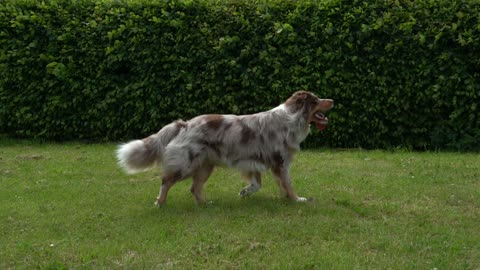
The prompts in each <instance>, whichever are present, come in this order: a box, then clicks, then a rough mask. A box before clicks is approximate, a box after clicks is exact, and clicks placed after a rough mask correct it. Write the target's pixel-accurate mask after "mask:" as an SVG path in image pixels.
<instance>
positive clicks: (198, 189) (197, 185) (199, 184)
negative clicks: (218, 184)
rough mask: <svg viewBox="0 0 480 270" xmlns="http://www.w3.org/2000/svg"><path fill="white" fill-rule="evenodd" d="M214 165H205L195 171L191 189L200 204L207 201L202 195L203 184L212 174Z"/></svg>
mask: <svg viewBox="0 0 480 270" xmlns="http://www.w3.org/2000/svg"><path fill="white" fill-rule="evenodd" d="M212 171H213V165H205V166H202V167H200V168H199V169H198V170H196V171H195V172H194V173H193V183H192V187H191V188H190V191H191V192H192V194H193V196H194V197H195V200H197V203H198V204H202V203H204V202H205V199H204V198H203V195H202V190H203V184H205V182H207V180H208V177H210V174H212Z"/></svg>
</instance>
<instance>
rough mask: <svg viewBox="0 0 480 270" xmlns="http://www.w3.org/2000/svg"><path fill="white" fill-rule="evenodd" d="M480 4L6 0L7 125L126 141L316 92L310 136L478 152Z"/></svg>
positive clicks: (1, 54)
mask: <svg viewBox="0 0 480 270" xmlns="http://www.w3.org/2000/svg"><path fill="white" fill-rule="evenodd" d="M479 3H480V2H479V1H477V0H457V1H451V0H416V1H403V0H402V1H400V0H384V1H363V0H362V1H355V0H354V1H351V0H348V1H347V0H321V1H313V0H311V1H300V0H298V1H294V0H268V1H267V0H243V1H242V0H222V1H220V0H196V1H194V0H183V1H182V0H178V1H174V0H164V1H159V0H155V1H147V0H130V1H118V0H117V1H115V0H103V1H94V0H83V1H78V0H77V1H71V0H58V1H36V0H35V1H34V0H6V1H5V0H0V133H3V134H7V135H9V136H15V137H27V138H41V139H55V140H71V139H93V140H124V139H130V138H139V137H142V136H144V135H147V134H150V133H152V132H156V131H157V130H158V129H159V128H160V127H161V126H162V125H164V124H166V123H168V122H170V121H172V120H174V119H178V118H183V119H188V118H190V117H192V116H194V115H197V114H203V113H235V114H246V113H252V112H256V111H260V110H265V109H268V108H271V107H272V106H276V105H278V104H279V103H280V102H281V101H282V100H283V99H285V98H286V97H288V96H289V95H290V94H291V93H292V92H293V91H295V90H298V89H308V90H311V91H314V92H316V93H317V94H318V95H320V96H323V97H329V98H333V99H335V101H336V107H335V108H334V109H333V111H332V112H331V113H330V114H329V118H330V123H331V125H330V126H329V128H328V129H327V131H325V132H322V133H318V132H316V133H314V136H310V138H309V140H308V142H307V144H309V145H328V146H332V147H365V148H383V147H396V146H403V147H412V148H416V149H417V148H420V149H437V148H450V149H460V150H475V149H476V150H478V149H479V148H480V117H479V108H478V106H479V101H480V98H479V97H480V44H479V40H480V4H479Z"/></svg>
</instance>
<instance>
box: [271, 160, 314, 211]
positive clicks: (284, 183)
mask: <svg viewBox="0 0 480 270" xmlns="http://www.w3.org/2000/svg"><path fill="white" fill-rule="evenodd" d="M272 172H273V175H274V176H275V178H276V180H277V182H278V185H279V187H280V190H281V192H282V193H283V194H285V195H286V196H287V197H288V198H290V199H292V200H294V201H297V202H306V201H307V198H304V197H299V196H298V195H297V194H296V193H295V192H294V191H293V187H292V183H291V181H290V174H289V173H288V168H285V167H279V168H273V169H272Z"/></svg>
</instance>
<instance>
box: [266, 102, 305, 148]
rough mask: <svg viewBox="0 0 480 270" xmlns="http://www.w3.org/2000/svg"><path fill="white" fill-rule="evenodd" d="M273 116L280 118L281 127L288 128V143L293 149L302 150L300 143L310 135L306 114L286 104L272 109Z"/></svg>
mask: <svg viewBox="0 0 480 270" xmlns="http://www.w3.org/2000/svg"><path fill="white" fill-rule="evenodd" d="M272 112H273V114H275V115H278V117H279V118H280V123H279V125H281V126H283V127H285V128H287V130H288V135H287V141H288V144H289V146H290V147H291V148H293V149H295V150H299V149H300V143H301V142H303V141H304V140H305V138H307V136H308V134H309V133H310V124H309V123H307V119H306V118H305V114H304V113H303V111H302V110H295V109H294V108H292V107H291V106H287V105H286V104H285V103H284V104H281V105H279V106H277V107H275V108H273V109H272Z"/></svg>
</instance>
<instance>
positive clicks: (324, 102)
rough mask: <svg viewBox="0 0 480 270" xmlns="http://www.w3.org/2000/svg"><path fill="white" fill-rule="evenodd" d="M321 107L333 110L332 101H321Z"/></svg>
mask: <svg viewBox="0 0 480 270" xmlns="http://www.w3.org/2000/svg"><path fill="white" fill-rule="evenodd" d="M320 101H321V102H322V105H323V107H327V108H329V109H331V108H333V104H334V102H333V99H321V100H320Z"/></svg>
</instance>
